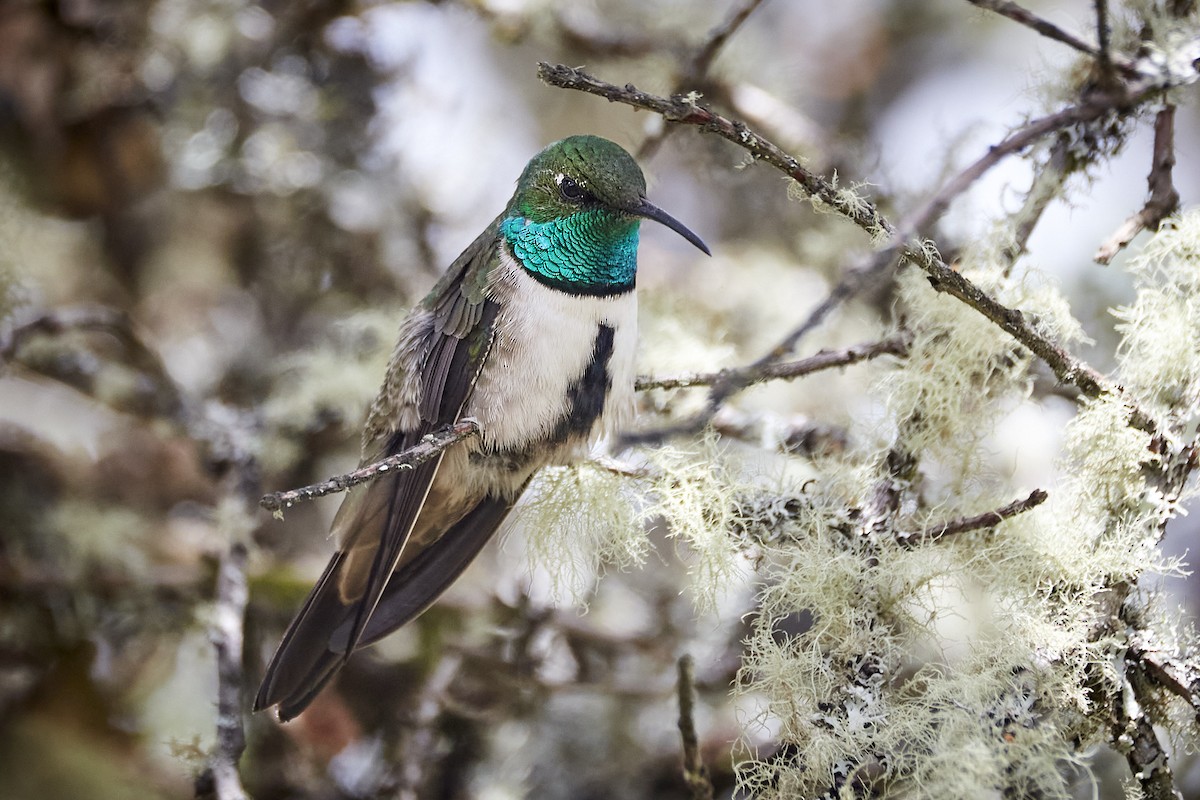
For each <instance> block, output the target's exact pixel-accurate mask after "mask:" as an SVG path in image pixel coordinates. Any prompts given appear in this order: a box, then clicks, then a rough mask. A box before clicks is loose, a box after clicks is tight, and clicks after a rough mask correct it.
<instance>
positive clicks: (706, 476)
mask: <svg viewBox="0 0 1200 800" xmlns="http://www.w3.org/2000/svg"><path fill="white" fill-rule="evenodd" d="M648 456H649V459H650V463H651V465H652V468H653V478H652V480H651V483H650V496H651V498H652V501H651V503H650V505H649V506H648V507H647V509H646V510H645V512H644V514H645V518H646V519H654V518H661V519H662V520H663V521H664V522H665V523H666V525H667V530H668V532H669V535H670V536H672V537H673V538H675V539H677V540H679V541H680V542H682V543H683V544H684V545H685V546H686V548H687V551H688V552H689V556H688V562H689V563H688V574H689V576H690V577H691V581H690V589H691V591H692V594H693V599H694V601H695V603H696V606H697V608H699V609H700V610H701V611H711V610H713V609H715V608H716V607H717V606H718V604H719V602H720V600H721V598H722V597H723V596H724V595H725V593H726V592H728V591H730V590H731V589H732V588H734V587H736V586H737V585H738V583H739V582H740V577H741V575H742V567H743V566H744V565H745V560H744V559H743V557H742V554H743V549H744V547H745V543H744V542H741V541H738V540H737V539H736V538H735V537H733V536H732V535H731V531H733V530H735V529H736V528H738V527H739V526H740V525H741V524H742V519H741V517H740V515H739V509H740V506H739V498H740V497H741V496H743V495H744V494H745V493H746V492H747V491H750V490H751V489H752V484H751V482H750V481H749V480H748V479H747V477H746V476H745V475H744V473H743V472H742V470H741V466H740V465H739V464H738V463H737V462H736V460H734V459H732V458H731V457H730V455H729V453H728V452H727V451H725V450H722V449H721V448H720V446H719V445H718V444H717V442H716V441H715V438H714V437H710V438H708V439H706V440H705V441H704V443H703V446H702V447H701V448H700V449H698V450H695V451H691V450H682V449H677V448H660V449H658V450H655V451H653V452H651V453H649V454H648Z"/></svg>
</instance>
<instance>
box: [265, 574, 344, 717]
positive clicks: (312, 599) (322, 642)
mask: <svg viewBox="0 0 1200 800" xmlns="http://www.w3.org/2000/svg"><path fill="white" fill-rule="evenodd" d="M341 563H342V554H341V553H337V554H335V555H334V556H333V558H331V559H330V560H329V566H327V567H326V568H325V572H324V574H322V575H321V579H320V580H319V581H317V584H316V586H314V587H313V590H312V592H310V593H309V595H308V599H307V600H305V601H304V607H303V608H301V609H300V613H299V614H297V615H296V618H295V619H294V620H292V624H291V625H289V626H288V629H287V633H285V634H284V635H283V641H282V642H280V643H279V648H278V649H277V650H276V651H275V655H274V656H273V657H272V658H271V663H270V665H269V666H268V667H267V672H266V675H265V676H264V677H263V682H262V686H260V687H259V689H258V695H257V696H256V697H255V698H254V710H255V711H261V710H262V709H264V708H269V707H270V706H273V705H275V704H276V703H279V704H280V709H279V718H280V719H282V720H288V719H291V718H292V717H294V716H296V714H299V713H300V712H301V711H302V710H303V709H304V707H305V706H306V705H308V703H309V702H310V701H311V700H312V698H313V697H314V696H315V695H316V693H317V692H318V691H320V689H321V687H322V686H324V685H325V684H326V683H327V682H328V681H329V679H330V678H332V677H333V675H334V673H335V672H337V668H338V666H340V665H341V662H342V661H344V660H345V659H346V656H347V654H346V653H337V652H334V651H332V650H330V648H329V632H330V631H332V630H334V629H336V628H339V627H341V626H342V625H344V624H349V623H352V622H353V621H354V616H355V613H356V611H357V603H351V604H349V605H347V604H345V603H343V602H342V601H341V599H340V597H339V594H338V588H337V573H338V568H339V567H340V566H341ZM301 699H302V700H303V702H301ZM288 709H294V711H292V713H287V710H288Z"/></svg>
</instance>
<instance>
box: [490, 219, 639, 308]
mask: <svg viewBox="0 0 1200 800" xmlns="http://www.w3.org/2000/svg"><path fill="white" fill-rule="evenodd" d="M640 222H641V220H639V219H637V218H636V217H634V218H631V217H627V216H625V215H618V214H614V213H613V212H611V211H607V210H604V209H594V210H587V211H580V212H578V213H575V214H572V215H571V216H569V217H560V218H558V219H552V220H550V221H549V222H533V221H531V220H529V219H526V218H525V217H506V218H505V219H504V221H503V222H501V223H500V232H501V233H502V234H503V235H504V238H505V240H506V241H507V242H508V244H509V246H510V247H511V248H512V253H513V255H514V256H515V257H516V259H517V261H519V262H520V263H521V266H523V267H524V268H525V269H526V270H527V271H528V272H530V273H531V274H532V275H533V276H534V277H535V278H536V279H538V280H539V281H541V282H542V283H544V284H546V285H548V286H552V287H553V288H555V289H561V290H563V291H566V292H571V293H573V294H619V293H621V292H626V291H629V290H630V289H632V288H633V286H634V280H635V278H636V276H637V248H638V225H639V223H640Z"/></svg>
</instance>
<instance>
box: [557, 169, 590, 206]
mask: <svg viewBox="0 0 1200 800" xmlns="http://www.w3.org/2000/svg"><path fill="white" fill-rule="evenodd" d="M558 190H559V191H560V192H562V196H563V197H564V198H566V199H567V200H570V201H571V202H572V203H581V202H583V201H584V200H588V199H590V198H591V195H590V194H588V193H587V190H585V189H584V188H583V187H582V186H580V185H579V184H578V183H576V182H575V181H573V180H571V179H570V178H567V177H565V176H564V177H562V178H559V179H558Z"/></svg>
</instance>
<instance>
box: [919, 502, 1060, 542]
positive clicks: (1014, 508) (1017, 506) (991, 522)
mask: <svg viewBox="0 0 1200 800" xmlns="http://www.w3.org/2000/svg"><path fill="white" fill-rule="evenodd" d="M1047 497H1049V495H1048V494H1046V492H1045V491H1043V490H1042V489H1034V490H1033V491H1032V492H1030V493H1029V496H1028V497H1026V498H1024V499H1022V500H1015V501H1013V502H1011V503H1009V504H1008V505H1006V506H1002V507H1001V508H997V509H995V510H993V511H987V512H985V513H983V514H977V515H976V516H973V517H964V518H962V519H956V520H953V521H952V522H946V523H943V524H941V525H934V526H932V527H929V528H926V529H925V530H923V531H917V532H916V533H897V534H896V543H897V544H899V545H900V546H902V547H916V546H918V545H922V544H926V543H928V542H935V541H937V540H938V539H941V538H942V537H944V536H952V535H954V534H956V533H966V532H967V531H977V530H980V529H982V528H991V527H994V526H996V525H999V524H1000V523H1001V522H1003V521H1004V520H1006V519H1009V518H1010V517H1015V516H1017V515H1018V514H1024V513H1025V512H1026V511H1029V510H1030V509H1032V508H1037V507H1038V506H1040V505H1041V504H1042V503H1044V502H1046V498H1047Z"/></svg>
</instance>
